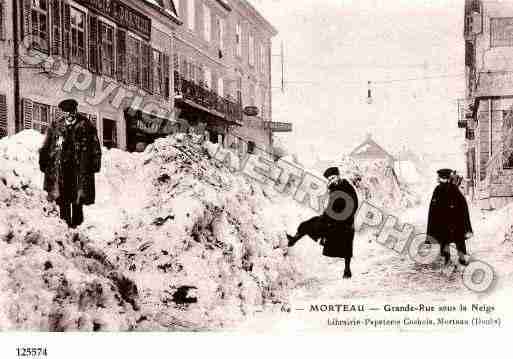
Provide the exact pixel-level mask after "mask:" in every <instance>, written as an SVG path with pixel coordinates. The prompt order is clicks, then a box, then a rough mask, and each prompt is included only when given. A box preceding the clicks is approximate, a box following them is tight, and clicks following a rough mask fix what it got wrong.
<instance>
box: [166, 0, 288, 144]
mask: <svg viewBox="0 0 513 359" xmlns="http://www.w3.org/2000/svg"><path fill="white" fill-rule="evenodd" d="M177 9H178V13H179V14H180V16H181V18H182V19H183V21H184V25H183V26H182V27H180V28H178V29H177V31H176V32H175V38H174V45H175V48H174V55H173V56H174V57H173V64H174V80H175V94H176V100H175V105H176V107H177V113H179V116H180V117H183V118H186V119H188V120H189V121H193V122H194V121H196V120H198V121H200V122H204V121H206V122H207V123H208V128H209V136H210V139H211V141H213V142H218V141H219V142H222V143H223V144H225V145H226V146H229V147H238V148H239V149H240V150H241V151H243V152H254V151H256V150H257V149H258V148H260V149H262V150H264V151H271V150H272V133H273V131H279V128H278V127H279V126H276V125H277V124H276V123H273V122H272V120H271V119H272V102H271V99H272V96H271V94H272V88H271V56H272V54H271V39H272V37H273V36H275V35H276V34H277V31H276V29H275V28H274V27H273V26H272V25H271V24H270V23H269V22H268V21H267V20H266V19H265V18H264V17H262V15H260V14H259V13H258V12H257V11H256V10H255V9H254V8H253V7H252V6H251V5H250V4H249V3H248V2H247V1H242V0H233V1H230V2H227V1H222V0H204V1H197V0H196V1H193V0H178V1H177ZM205 89H206V91H205ZM248 107H250V109H251V112H253V113H251V114H250V113H249V112H247V111H243V109H246V108H248Z"/></svg>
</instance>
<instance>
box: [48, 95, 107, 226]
mask: <svg viewBox="0 0 513 359" xmlns="http://www.w3.org/2000/svg"><path fill="white" fill-rule="evenodd" d="M58 107H59V109H60V110H61V111H63V112H64V116H62V117H61V118H59V119H56V120H55V121H53V122H52V123H51V125H50V127H49V128H48V131H47V133H46V138H45V140H44V143H43V146H42V147H41V149H40V150H39V167H40V170H41V171H42V172H43V173H44V174H45V179H44V189H45V190H46V191H47V192H48V199H49V200H50V201H56V203H57V204H58V205H59V208H60V217H61V219H63V220H64V221H65V222H66V223H67V224H68V226H69V227H70V228H76V227H77V226H79V225H80V224H82V222H83V221H84V213H83V205H91V204H93V203H94V201H95V183H94V175H95V173H97V172H99V171H100V167H101V147H100V142H99V140H98V135H97V132H96V128H95V126H94V125H93V124H92V122H91V121H89V119H87V118H85V117H84V116H82V115H80V114H79V113H78V111H77V109H78V103H77V102H76V101H75V100H64V101H62V102H61V103H59V106H58Z"/></svg>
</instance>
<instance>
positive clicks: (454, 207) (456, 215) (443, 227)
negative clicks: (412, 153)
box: [427, 168, 472, 265]
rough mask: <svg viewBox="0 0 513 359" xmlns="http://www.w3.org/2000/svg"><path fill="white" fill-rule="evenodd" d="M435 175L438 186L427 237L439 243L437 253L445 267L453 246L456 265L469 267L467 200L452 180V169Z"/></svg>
mask: <svg viewBox="0 0 513 359" xmlns="http://www.w3.org/2000/svg"><path fill="white" fill-rule="evenodd" d="M437 173H438V182H439V184H438V186H437V187H436V188H435V190H434V192H433V196H432V199H431V204H430V206H429V214H428V226H427V234H428V236H429V237H431V238H432V239H434V240H436V241H437V242H438V243H439V244H440V254H441V255H442V257H443V258H444V262H445V264H448V263H449V261H450V259H451V253H450V250H449V245H450V244H451V243H455V244H456V249H457V250H458V256H459V263H460V264H461V265H468V258H467V247H466V245H465V240H466V239H469V238H471V237H472V225H471V223H470V215H469V211H468V206H467V201H466V200H465V197H464V196H463V194H462V193H461V192H460V190H459V188H458V186H457V185H456V184H454V183H453V181H451V178H452V177H453V176H454V171H453V170H451V169H447V168H444V169H441V170H438V171H437Z"/></svg>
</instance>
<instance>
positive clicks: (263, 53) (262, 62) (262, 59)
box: [260, 44, 266, 74]
mask: <svg viewBox="0 0 513 359" xmlns="http://www.w3.org/2000/svg"><path fill="white" fill-rule="evenodd" d="M265 57H266V51H265V46H264V44H261V45H260V72H261V73H263V74H265V70H266V68H265V67H266V66H265V64H266V61H265Z"/></svg>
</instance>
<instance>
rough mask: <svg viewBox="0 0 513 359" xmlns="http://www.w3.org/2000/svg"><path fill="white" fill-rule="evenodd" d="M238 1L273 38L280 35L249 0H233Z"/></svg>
mask: <svg viewBox="0 0 513 359" xmlns="http://www.w3.org/2000/svg"><path fill="white" fill-rule="evenodd" d="M233 1H237V2H238V3H239V4H240V5H242V6H243V7H245V8H246V10H248V11H249V12H250V13H251V14H252V15H253V16H254V17H255V19H257V20H258V21H259V22H260V23H261V24H262V25H264V26H265V27H266V28H267V30H268V31H269V32H270V33H271V34H272V36H276V35H278V30H277V29H276V28H275V27H274V26H273V25H272V24H271V23H270V22H269V21H268V20H267V19H266V18H265V17H264V16H263V15H262V14H261V13H260V12H259V11H258V10H257V9H256V8H255V7H254V6H253V5H252V4H251V3H250V2H249V1H247V0H232V2H233Z"/></svg>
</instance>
